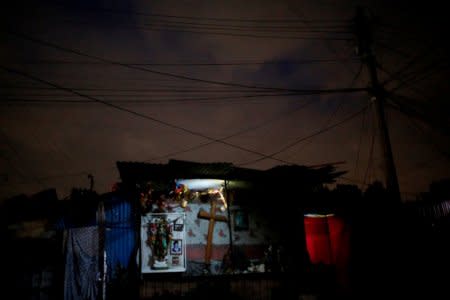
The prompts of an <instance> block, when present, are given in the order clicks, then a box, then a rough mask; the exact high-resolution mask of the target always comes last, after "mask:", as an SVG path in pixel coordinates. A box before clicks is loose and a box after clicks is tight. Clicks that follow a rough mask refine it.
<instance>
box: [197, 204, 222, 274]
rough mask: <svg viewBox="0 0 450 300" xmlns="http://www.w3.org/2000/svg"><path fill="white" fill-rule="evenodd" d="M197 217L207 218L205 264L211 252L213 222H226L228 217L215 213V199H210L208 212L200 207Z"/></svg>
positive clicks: (209, 259) (209, 260)
mask: <svg viewBox="0 0 450 300" xmlns="http://www.w3.org/2000/svg"><path fill="white" fill-rule="evenodd" d="M197 218H199V219H207V220H209V225H208V236H207V241H206V251H205V263H206V264H207V265H209V264H210V262H211V252H212V239H213V234H214V224H215V222H216V221H217V222H228V218H227V217H225V216H221V215H216V200H212V201H211V209H210V211H209V213H207V212H206V211H205V210H203V209H200V211H199V212H198V214H197Z"/></svg>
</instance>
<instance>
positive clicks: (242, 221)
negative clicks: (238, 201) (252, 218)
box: [234, 209, 249, 231]
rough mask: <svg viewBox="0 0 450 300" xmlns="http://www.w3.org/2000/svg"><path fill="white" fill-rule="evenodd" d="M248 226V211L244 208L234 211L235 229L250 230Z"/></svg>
mask: <svg viewBox="0 0 450 300" xmlns="http://www.w3.org/2000/svg"><path fill="white" fill-rule="evenodd" d="M248 228H249V225H248V213H247V212H246V211H245V210H242V209H238V210H236V211H234V230H236V231H240V230H248Z"/></svg>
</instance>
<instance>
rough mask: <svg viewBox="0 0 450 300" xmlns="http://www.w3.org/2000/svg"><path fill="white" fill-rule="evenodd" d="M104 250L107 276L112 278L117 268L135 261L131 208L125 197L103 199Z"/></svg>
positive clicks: (125, 266) (134, 238) (124, 266)
mask: <svg viewBox="0 0 450 300" xmlns="http://www.w3.org/2000/svg"><path fill="white" fill-rule="evenodd" d="M105 222H106V233H105V251H106V262H107V274H108V278H110V279H111V278H113V277H114V276H115V272H116V271H117V268H121V269H127V268H128V267H129V266H130V263H136V262H135V261H136V260H135V257H134V256H135V255H134V252H133V251H134V250H135V246H136V235H135V228H134V217H133V208H132V205H131V203H130V201H128V200H127V199H124V198H123V197H120V196H116V195H111V197H110V198H109V199H108V200H106V201H105Z"/></svg>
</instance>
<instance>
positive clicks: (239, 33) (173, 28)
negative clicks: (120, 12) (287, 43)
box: [65, 20, 351, 41]
mask: <svg viewBox="0 0 450 300" xmlns="http://www.w3.org/2000/svg"><path fill="white" fill-rule="evenodd" d="M65 22H66V23H73V24H76V25H80V24H87V25H89V23H88V22H80V21H73V20H65ZM116 28H117V29H119V30H137V29H139V30H144V31H157V32H161V31H167V32H177V33H192V34H200V35H217V36H229V37H238V38H243V37H245V38H256V39H281V40H313V41H327V40H329V41H351V38H350V37H341V36H332V35H331V34H330V33H326V34H322V35H318V34H315V33H312V34H311V33H309V35H303V36H300V35H279V34H278V35H270V34H257V33H253V32H245V31H243V30H233V31H229V30H228V31H227V29H203V30H202V29H201V28H192V29H191V28H186V27H185V26H176V25H165V26H161V25H152V24H144V25H143V26H138V25H131V26H124V25H120V26H117V27H116ZM196 29H198V30H196ZM276 33H280V32H276ZM282 33H283V32H282ZM288 33H289V32H288ZM335 34H336V33H335ZM340 35H342V33H340Z"/></svg>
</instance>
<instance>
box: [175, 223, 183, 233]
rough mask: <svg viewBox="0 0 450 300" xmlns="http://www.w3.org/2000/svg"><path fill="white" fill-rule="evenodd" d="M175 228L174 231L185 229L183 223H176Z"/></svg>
mask: <svg viewBox="0 0 450 300" xmlns="http://www.w3.org/2000/svg"><path fill="white" fill-rule="evenodd" d="M173 230H174V231H183V224H178V223H175V224H174V225H173Z"/></svg>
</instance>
